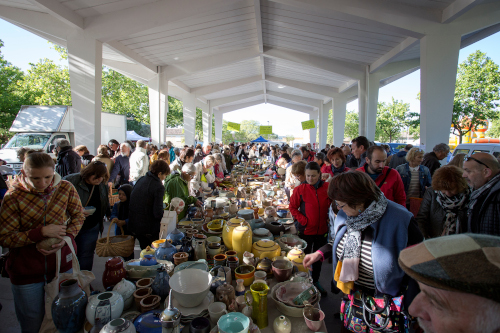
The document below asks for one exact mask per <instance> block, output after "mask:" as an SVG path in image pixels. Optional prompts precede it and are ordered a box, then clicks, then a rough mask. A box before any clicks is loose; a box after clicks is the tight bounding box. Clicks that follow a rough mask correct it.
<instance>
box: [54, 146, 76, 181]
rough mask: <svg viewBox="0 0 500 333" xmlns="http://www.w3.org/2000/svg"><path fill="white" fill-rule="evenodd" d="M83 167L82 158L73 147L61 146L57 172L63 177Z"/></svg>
mask: <svg viewBox="0 0 500 333" xmlns="http://www.w3.org/2000/svg"><path fill="white" fill-rule="evenodd" d="M81 167H82V160H81V158H80V155H78V153H77V152H75V151H73V147H71V146H67V147H63V148H61V150H60V151H59V153H58V154H57V163H56V172H57V173H58V174H59V175H60V176H61V178H63V177H65V176H67V175H70V174H72V173H79V172H80V169H81Z"/></svg>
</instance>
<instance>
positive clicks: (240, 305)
mask: <svg viewBox="0 0 500 333" xmlns="http://www.w3.org/2000/svg"><path fill="white" fill-rule="evenodd" d="M236 304H237V305H238V311H239V312H241V310H243V308H244V307H245V306H246V305H247V303H246V300H245V295H241V296H238V297H236Z"/></svg>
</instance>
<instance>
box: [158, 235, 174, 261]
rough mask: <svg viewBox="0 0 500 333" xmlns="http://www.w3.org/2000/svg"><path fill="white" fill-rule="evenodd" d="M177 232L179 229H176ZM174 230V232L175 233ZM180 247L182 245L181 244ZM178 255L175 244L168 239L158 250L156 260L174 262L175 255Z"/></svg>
mask: <svg viewBox="0 0 500 333" xmlns="http://www.w3.org/2000/svg"><path fill="white" fill-rule="evenodd" d="M175 230H177V229H175ZM175 230H174V231H175ZM179 245H180V244H179ZM175 253H177V249H176V248H175V246H174V245H173V244H171V243H170V240H169V239H167V240H166V241H165V242H163V243H162V244H161V246H160V247H159V248H158V250H156V252H155V254H156V259H158V260H168V261H171V262H173V261H174V259H173V255H174V254H175Z"/></svg>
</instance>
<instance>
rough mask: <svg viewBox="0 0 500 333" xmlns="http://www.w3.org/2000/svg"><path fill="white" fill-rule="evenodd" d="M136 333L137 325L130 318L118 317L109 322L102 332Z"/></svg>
mask: <svg viewBox="0 0 500 333" xmlns="http://www.w3.org/2000/svg"><path fill="white" fill-rule="evenodd" d="M118 332H119V333H136V330H135V326H134V324H132V322H131V321H130V320H127V319H123V318H118V319H115V320H112V321H110V322H109V323H107V324H106V325H105V326H104V327H103V328H102V330H101V331H100V333H118Z"/></svg>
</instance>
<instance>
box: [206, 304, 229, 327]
mask: <svg viewBox="0 0 500 333" xmlns="http://www.w3.org/2000/svg"><path fill="white" fill-rule="evenodd" d="M208 314H209V315H210V319H211V320H212V323H214V324H216V323H217V321H218V320H219V318H220V317H222V315H224V314H227V310H226V304H225V303H222V302H214V303H212V304H210V305H209V306H208Z"/></svg>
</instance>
